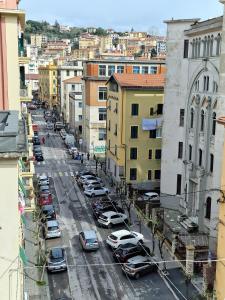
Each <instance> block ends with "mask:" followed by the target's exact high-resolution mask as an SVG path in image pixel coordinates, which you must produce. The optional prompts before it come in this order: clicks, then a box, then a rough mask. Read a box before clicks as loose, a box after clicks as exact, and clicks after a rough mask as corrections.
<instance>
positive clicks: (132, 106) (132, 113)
mask: <svg viewBox="0 0 225 300" xmlns="http://www.w3.org/2000/svg"><path fill="white" fill-rule="evenodd" d="M135 108H136V109H135ZM138 114H139V104H138V103H131V116H138Z"/></svg>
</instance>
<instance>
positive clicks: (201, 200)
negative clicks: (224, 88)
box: [161, 17, 225, 250]
mask: <svg viewBox="0 0 225 300" xmlns="http://www.w3.org/2000/svg"><path fill="white" fill-rule="evenodd" d="M166 23H167V61H166V64H167V75H166V86H165V100H164V101H165V102H164V122H163V145H162V161H161V174H162V175H161V199H162V201H163V202H164V203H166V204H167V205H168V206H172V205H174V206H176V207H178V206H179V208H180V211H181V212H182V213H185V214H187V215H188V216H189V217H191V218H192V219H193V221H196V222H197V223H198V225H199V231H200V232H206V233H208V234H209V237H210V248H211V249H213V250H215V247H216V239H215V238H216V233H217V232H216V228H217V223H218V199H219V198H220V192H219V187H220V180H221V157H222V149H223V140H224V129H223V128H222V126H216V118H218V117H220V116H221V115H224V111H225V104H224V103H221V102H220V99H219V95H218V86H219V63H220V49H221V31H222V17H218V18H214V19H210V20H207V21H203V22H200V21H199V20H198V19H190V20H171V21H166ZM220 127H221V128H220ZM176 202H177V205H176ZM178 203H179V204H178Z"/></svg>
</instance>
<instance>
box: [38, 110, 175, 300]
mask: <svg viewBox="0 0 225 300" xmlns="http://www.w3.org/2000/svg"><path fill="white" fill-rule="evenodd" d="M33 120H34V123H36V124H39V125H40V128H41V133H40V136H41V135H42V134H46V133H44V132H43V128H44V121H43V117H42V115H41V113H40V112H35V113H33ZM42 125H43V127H42ZM42 149H43V154H44V158H45V161H44V162H40V163H36V166H35V170H36V174H37V175H41V174H46V175H49V176H50V177H51V190H52V193H53V195H54V199H53V200H54V205H55V207H56V212H57V219H58V221H59V224H60V228H61V230H62V238H61V239H52V240H48V241H47V247H53V246H56V245H62V246H63V247H65V249H66V254H67V262H68V272H62V273H55V274H49V276H48V279H49V289H50V295H51V299H52V300H56V299H60V298H62V297H64V298H65V299H74V300H76V299H79V300H81V299H84V300H86V299H87V300H89V299H90V300H95V299H97V300H100V299H101V300H107V299H109V300H113V299H124V300H125V299H151V300H156V299H157V300H158V299H160V300H172V299H175V297H174V296H173V294H172V293H171V292H170V290H169V288H168V287H167V285H166V284H165V282H164V281H163V279H162V278H161V277H160V275H159V274H158V273H153V274H149V275H147V276H144V277H141V278H140V279H139V280H131V279H129V278H127V277H126V276H124V275H123V274H122V271H121V268H120V266H119V265H115V264H114V261H113V259H112V253H111V251H110V250H109V249H108V247H106V245H105V239H106V237H107V235H108V234H109V233H110V232H111V231H113V230H114V229H112V230H110V229H103V228H98V227H96V224H95V221H94V219H93V217H92V213H91V206H90V201H92V200H91V199H88V198H86V197H85V196H84V194H83V192H82V191H80V189H79V187H78V186H77V184H76V182H75V180H74V174H75V172H76V171H77V170H78V169H79V168H80V167H81V164H79V163H78V162H76V161H73V160H72V159H71V158H70V157H69V155H68V154H67V152H66V148H65V146H64V144H63V141H62V139H61V137H60V136H59V135H58V134H56V133H54V132H51V133H50V137H49V138H46V143H45V145H43V146H42ZM90 228H92V229H95V230H96V231H97V234H98V238H99V241H100V249H99V250H98V251H96V252H84V251H83V250H82V249H81V246H80V243H79V240H78V234H79V232H80V231H82V230H85V229H90ZM118 229H119V228H118ZM115 230H117V229H115ZM64 298H63V299H64Z"/></svg>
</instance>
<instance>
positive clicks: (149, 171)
mask: <svg viewBox="0 0 225 300" xmlns="http://www.w3.org/2000/svg"><path fill="white" fill-rule="evenodd" d="M148 180H152V170H148Z"/></svg>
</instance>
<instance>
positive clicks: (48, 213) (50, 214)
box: [41, 205, 56, 222]
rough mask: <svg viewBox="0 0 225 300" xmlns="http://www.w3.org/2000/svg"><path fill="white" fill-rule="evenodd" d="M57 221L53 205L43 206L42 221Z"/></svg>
mask: <svg viewBox="0 0 225 300" xmlns="http://www.w3.org/2000/svg"><path fill="white" fill-rule="evenodd" d="M55 219H56V213H55V209H54V206H53V205H43V206H42V208H41V221H42V222H45V221H46V220H47V221H50V220H55Z"/></svg>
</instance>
